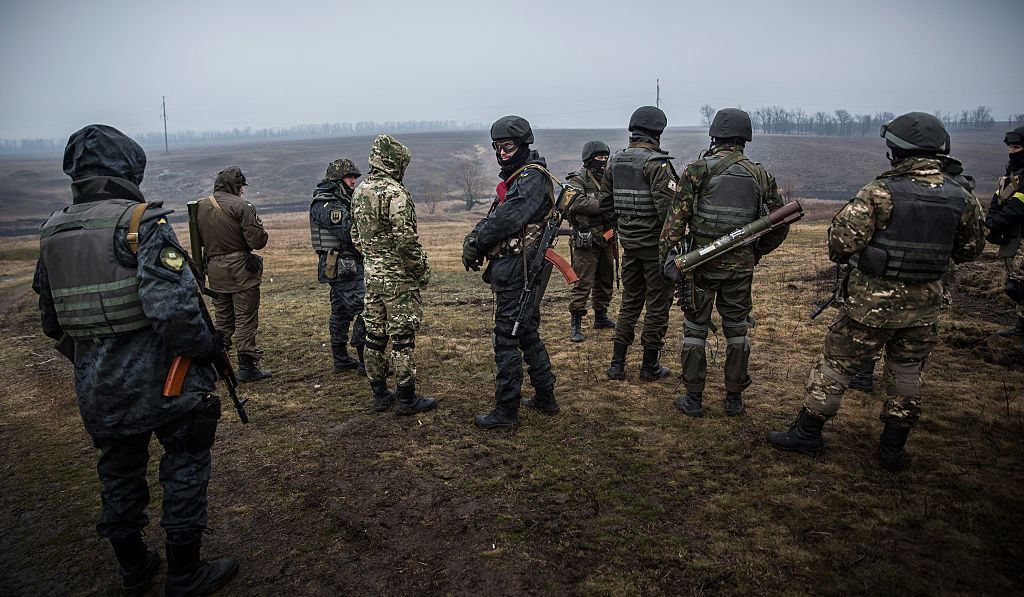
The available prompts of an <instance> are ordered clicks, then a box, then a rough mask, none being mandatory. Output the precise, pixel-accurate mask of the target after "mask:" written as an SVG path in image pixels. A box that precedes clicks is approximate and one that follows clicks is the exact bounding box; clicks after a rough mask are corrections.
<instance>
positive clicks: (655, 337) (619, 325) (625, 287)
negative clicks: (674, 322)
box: [612, 252, 673, 350]
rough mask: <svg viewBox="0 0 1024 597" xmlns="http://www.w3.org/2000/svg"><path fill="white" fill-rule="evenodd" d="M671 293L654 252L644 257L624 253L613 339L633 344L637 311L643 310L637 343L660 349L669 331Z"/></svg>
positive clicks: (670, 285)
mask: <svg viewBox="0 0 1024 597" xmlns="http://www.w3.org/2000/svg"><path fill="white" fill-rule="evenodd" d="M672 293H673V289H672V283H671V282H669V281H668V280H666V279H665V278H664V277H662V275H661V263H660V262H659V261H658V257H657V255H655V256H654V257H653V258H650V259H647V258H641V257H638V256H636V255H631V254H630V253H629V252H626V253H625V254H624V255H623V257H622V304H621V305H619V319H618V322H616V325H615V334H614V335H613V336H612V342H614V343H616V344H626V345H627V346H628V345H630V344H633V340H634V339H635V338H636V324H637V322H638V321H639V320H640V313H641V312H643V311H644V310H645V309H646V313H645V314H644V322H643V331H642V332H641V333H640V344H642V345H643V347H644V348H655V349H658V350H661V349H662V347H663V346H664V345H665V334H666V333H667V332H668V315H669V310H670V309H671V308H672Z"/></svg>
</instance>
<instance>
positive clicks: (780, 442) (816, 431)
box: [768, 408, 825, 454]
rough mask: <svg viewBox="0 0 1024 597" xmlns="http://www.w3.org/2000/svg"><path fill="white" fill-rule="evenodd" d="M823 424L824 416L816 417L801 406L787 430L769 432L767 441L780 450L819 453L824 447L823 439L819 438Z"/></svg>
mask: <svg viewBox="0 0 1024 597" xmlns="http://www.w3.org/2000/svg"><path fill="white" fill-rule="evenodd" d="M824 426H825V419H824V418H822V417H816V416H814V415H812V414H811V413H810V411H808V410H807V409H806V408H802V409H800V414H798V415H797V417H796V420H795V421H793V424H792V425H790V426H789V431H772V432H770V433H769V434H768V443H769V444H771V445H772V446H773V447H775V448H778V449H780V450H792V451H794V452H803V453H805V454H819V453H821V452H822V451H823V450H824V449H825V440H823V439H822V438H821V428H822V427H824Z"/></svg>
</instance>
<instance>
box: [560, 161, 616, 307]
mask: <svg viewBox="0 0 1024 597" xmlns="http://www.w3.org/2000/svg"><path fill="white" fill-rule="evenodd" d="M568 181H569V184H571V185H573V186H575V187H577V188H580V189H583V191H584V193H585V194H584V195H580V197H579V198H577V199H576V201H574V202H573V204H572V207H571V208H570V209H569V225H570V226H571V227H572V238H571V240H570V242H571V243H572V245H573V250H572V268H573V270H575V272H576V275H577V276H579V280H578V281H577V282H576V284H574V285H573V287H572V290H571V291H570V294H569V312H570V313H586V310H587V299H588V298H589V299H591V301H592V303H593V307H594V311H595V312H596V313H603V312H606V311H608V304H609V303H611V300H612V291H613V289H614V286H613V284H614V281H615V259H614V256H613V251H614V246H613V243H614V242H615V240H614V239H612V240H610V241H609V240H605V238H604V226H603V225H602V224H601V219H602V218H601V205H600V197H599V193H600V188H601V187H600V182H598V180H597V179H595V178H594V175H593V174H592V173H591V172H590V170H588V169H587V168H583V169H582V170H581V171H580V172H578V173H573V174H570V175H569V177H568Z"/></svg>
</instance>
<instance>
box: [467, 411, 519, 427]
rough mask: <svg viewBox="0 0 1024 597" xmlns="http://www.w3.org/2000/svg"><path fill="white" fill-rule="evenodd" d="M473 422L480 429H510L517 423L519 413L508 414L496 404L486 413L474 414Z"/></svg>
mask: <svg viewBox="0 0 1024 597" xmlns="http://www.w3.org/2000/svg"><path fill="white" fill-rule="evenodd" d="M473 422H474V423H476V426H477V427H479V428H480V429H512V428H513V427H514V426H516V425H518V424H519V413H518V412H516V413H512V414H509V413H507V412H505V411H504V410H503V409H502V408H501V407H500V406H496V407H494V410H492V411H491V412H489V413H487V414H486V415H477V416H475V417H474V418H473Z"/></svg>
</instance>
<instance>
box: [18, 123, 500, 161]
mask: <svg viewBox="0 0 1024 597" xmlns="http://www.w3.org/2000/svg"><path fill="white" fill-rule="evenodd" d="M484 128H486V127H485V126H484V125H483V123H479V122H463V121H460V120H405V121H386V122H374V121H363V122H325V123H322V124H300V125H296V126H290V127H272V128H253V127H249V126H247V127H245V128H241V129H239V128H235V129H231V130H219V131H193V130H185V131H174V132H168V133H167V140H168V142H169V143H171V144H173V145H183V144H194V143H207V142H216V141H240V140H246V139H280V138H288V137H344V136H349V135H370V134H374V133H383V132H387V133H409V132H424V131H470V130H472V131H475V130H481V129H484ZM131 137H132V138H133V139H135V140H136V141H138V142H139V144H140V145H142V146H144V147H156V146H163V144H164V134H163V132H162V131H160V132H150V133H135V134H132V135H131ZM66 142H67V140H66V139H53V138H49V139H44V138H36V139H0V154H13V153H32V152H54V151H58V150H62V149H64V145H65V143H66Z"/></svg>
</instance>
